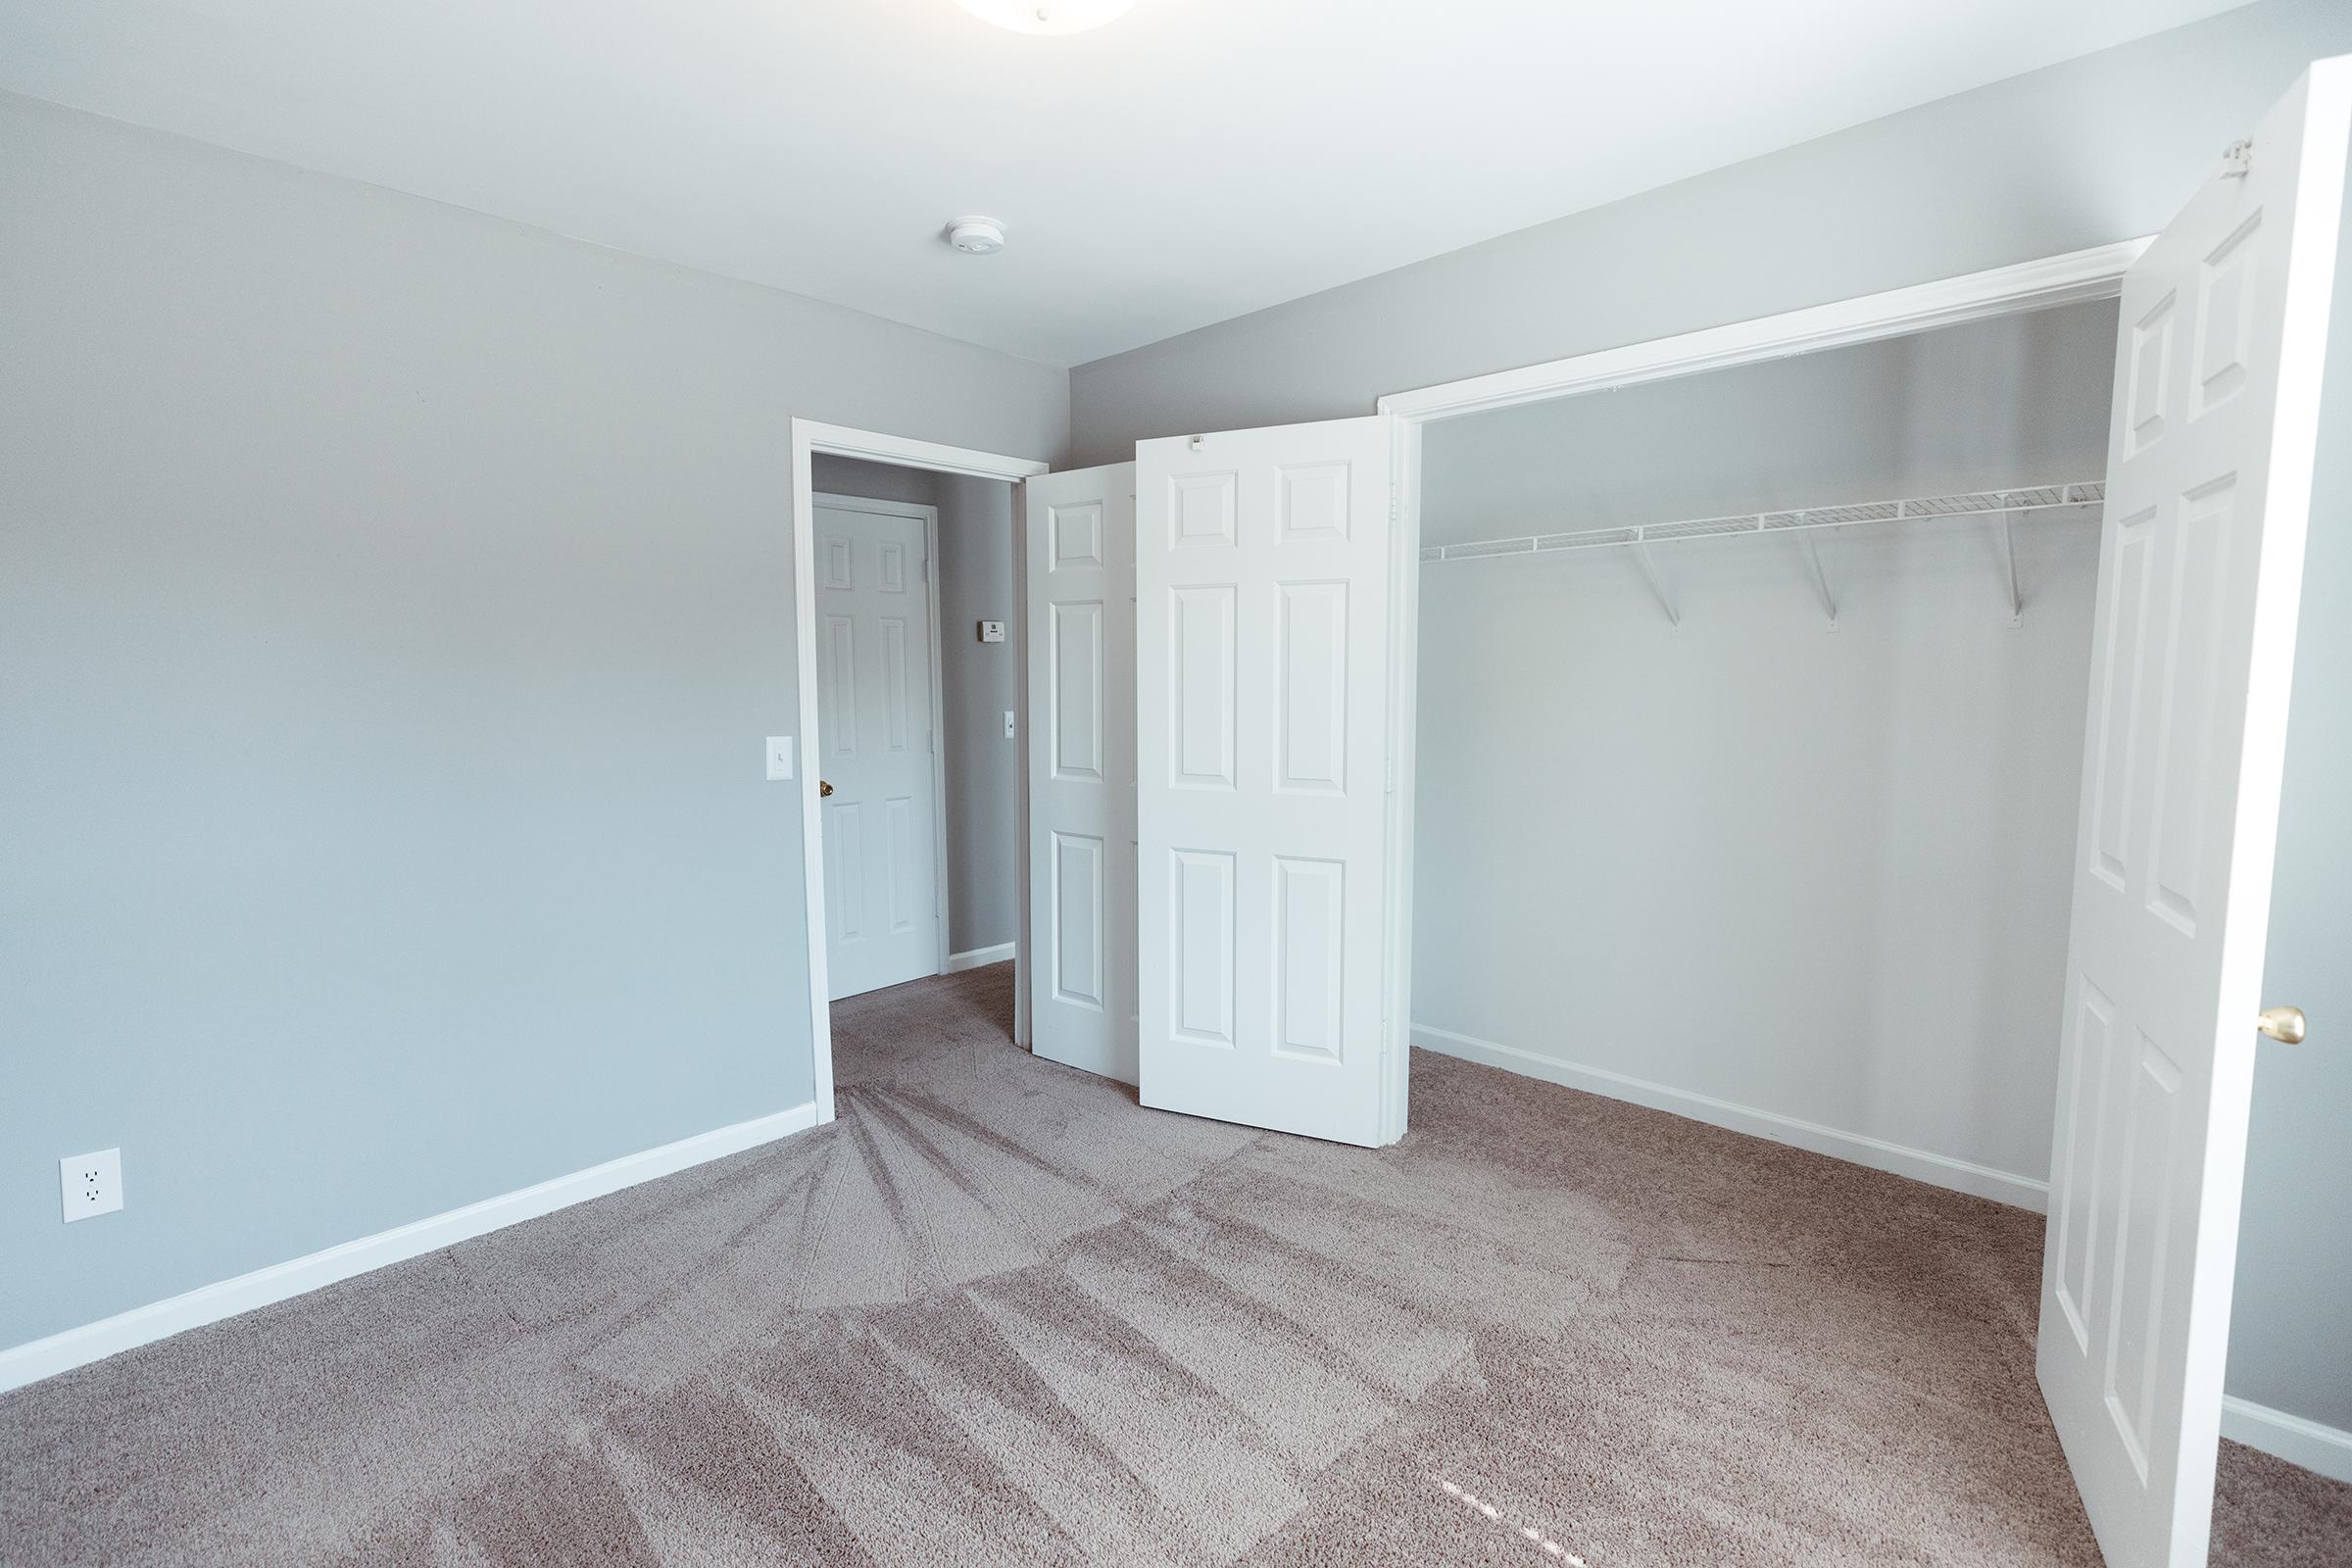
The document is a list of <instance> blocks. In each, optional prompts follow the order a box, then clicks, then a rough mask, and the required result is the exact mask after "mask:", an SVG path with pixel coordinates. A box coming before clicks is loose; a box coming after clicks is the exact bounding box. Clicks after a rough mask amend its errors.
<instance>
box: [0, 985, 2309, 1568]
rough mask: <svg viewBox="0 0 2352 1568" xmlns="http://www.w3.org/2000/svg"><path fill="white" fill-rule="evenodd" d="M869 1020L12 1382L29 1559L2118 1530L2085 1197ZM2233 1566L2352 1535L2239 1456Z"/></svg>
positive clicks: (993, 989) (1917, 1540) (2078, 1543)
mask: <svg viewBox="0 0 2352 1568" xmlns="http://www.w3.org/2000/svg"><path fill="white" fill-rule="evenodd" d="M1009 1014H1010V969H1009V967H1008V966H1000V967H998V968H995V969H987V970H977V971H973V972H971V973H969V974H963V975H957V976H954V977H951V978H947V979H943V980H933V981H923V982H920V983H918V984H915V985H911V986H906V987H902V988H900V989H898V990H895V991H890V992H883V993H879V994H876V995H874V996H872V997H867V998H860V999H858V1000H857V1001H855V1002H852V1003H847V1004H844V1005H841V1006H839V1007H837V1008H836V1009H835V1018H836V1041H837V1049H838V1057H839V1078H840V1106H841V1119H840V1120H839V1122H838V1123H836V1124H835V1125H833V1126H830V1127H825V1128H819V1129H817V1130H816V1131H814V1132H811V1133H807V1134H803V1135H801V1136H799V1137H796V1138H792V1139H789V1140H787V1141H785V1142H784V1143H781V1144H778V1145H774V1146H771V1147H769V1148H766V1149H762V1150H756V1151H753V1152H749V1153H746V1154H741V1155H737V1156H736V1157H734V1158H732V1159H728V1160H724V1161H721V1162H718V1163H715V1164H711V1165H707V1166H704V1167H701V1168H699V1169H696V1170H693V1171H688V1172H685V1173H683V1174H681V1175H678V1176H674V1177H670V1178H668V1179H667V1180H664V1181H662V1182H657V1183H652V1184H649V1185H647V1186H645V1187H641V1188H637V1189H634V1190H632V1191H630V1192H627V1193H622V1194H618V1195H615V1196H613V1197H612V1198H608V1199H604V1200H601V1201H597V1202H593V1203H587V1204H583V1205H581V1206H579V1207H576V1208H572V1209H568V1210H565V1211H564V1212H563V1213H561V1214H557V1215H553V1216H550V1217H548V1218H546V1219H541V1220H535V1221H532V1222H530V1223H528V1224H525V1225H521V1226H517V1227H515V1228H514V1229H512V1230H508V1231H504V1232H501V1233H498V1234H496V1235H492V1236H487V1237H483V1238H481V1239H480V1240H477V1241H472V1242H468V1243H466V1244H465V1245H463V1246H461V1247H457V1248H454V1249H452V1250H448V1251H445V1252H441V1253H437V1254H435V1255H433V1256H430V1257H426V1258H420V1259H417V1260H416V1261H413V1262H410V1263H406V1264H402V1265H400V1266H398V1267H395V1268H391V1269H386V1270H383V1271H381V1272H379V1273H376V1274H371V1275H368V1276H365V1277H363V1278H360V1279H356V1280H352V1281H349V1282H347V1283H345V1284H343V1285H340V1286H337V1287H335V1288H333V1289H331V1290H328V1291H323V1292H320V1293H319V1294H316V1295H313V1296H309V1297H305V1298H302V1299H298V1300H294V1301H289V1302H286V1303H284V1304H282V1305H280V1306H276V1307H272V1308H270V1309H267V1310H265V1311H260V1312H255V1313H251V1314H248V1315H247V1316H244V1317H241V1318H237V1319H234V1320H231V1321H229V1322H226V1323H221V1324H218V1325H215V1326H213V1327H210V1328H206V1329H202V1330H198V1331H196V1332H193V1333H190V1334H186V1335H183V1336H181V1337H179V1338H177V1339H174V1340H172V1341H168V1342H166V1343H164V1344H161V1345H156V1346H151V1347H149V1348H144V1349H141V1350H136V1351H132V1352H130V1353H129V1354H126V1355H123V1356H118V1357H116V1358H115V1359H113V1360H111V1361H108V1362H105V1363H103V1364H101V1365H98V1366H93V1367H87V1368H84V1369H82V1370H80V1371H77V1372H74V1373H71V1374H68V1375H66V1376H64V1377H60V1378H56V1379H53V1380H51V1381H50V1382H47V1383H44V1384H38V1385H35V1386H33V1387H32V1388H29V1389H25V1390H23V1391H20V1392H18V1393H16V1394H13V1395H10V1396H7V1397H0V1561H4V1562H6V1563H8V1564H10V1565H12V1568H31V1565H47V1564H65V1563H75V1564H79V1563H109V1564H129V1563H234V1564H257V1565H258V1564H277V1563H305V1564H307V1563H349V1564H393V1563H398V1564H437V1565H449V1568H457V1565H468V1568H479V1565H484V1564H515V1565H522V1564H532V1565H537V1564H551V1563H575V1562H576V1563H587V1562H597V1563H628V1564H643V1563H664V1564H695V1565H720V1564H724V1565H735V1564H741V1565H746V1568H748V1565H752V1564H771V1563H774V1564H785V1563H809V1562H823V1563H874V1564H884V1565H894V1568H895V1565H900V1564H908V1565H925V1564H949V1563H956V1564H962V1563H996V1562H1005V1563H1053V1564H1063V1563H1115V1564H1122V1565H1125V1564H1156V1563H1168V1564H1224V1563H1248V1564H1255V1565H1275V1564H1310V1563H1313V1564H1333V1565H1340V1564H1346V1565H1350V1568H1353V1565H1379V1564H1395V1565H1397V1568H1408V1565H1409V1568H1428V1565H1434V1564H1455V1563H1477V1564H1489V1563H1493V1564H1525V1565H1537V1564H1543V1563H1547V1562H1574V1561H1577V1560H1580V1559H1581V1560H1582V1561H1584V1562H1586V1563H1589V1564H1591V1565H1593V1568H1662V1565H1718V1564H1741V1563H1774V1564H1781V1563H1804V1564H1808V1565H1814V1564H1843V1563H1872V1564H1880V1563H1968V1564H1983V1563H2001V1564H2042V1563H2094V1562H2096V1561H2097V1555H2096V1551H2095V1549H2094V1547H2093V1546H2092V1544H2091V1540H2090V1535H2089V1531H2088V1528H2087V1526H2086V1525H2085V1524H2084V1522H2083V1519H2082V1511H2081V1508H2080V1507H2079V1505H2078V1504H2077V1503H2076V1501H2075V1498H2074V1495H2073V1492H2072V1489H2071V1487H2070V1485H2069V1483H2068V1481H2067V1477H2066V1469H2065V1466H2064V1464H2063V1463H2062V1462H2061V1460H2060V1458H2059V1455H2058V1450H2057V1445H2056V1441H2055V1439H2054V1438H2053V1437H2052V1435H2051V1432H2050V1428H2049V1425H2048V1423H2047V1421H2046V1419H2045V1418H2044V1416H2043V1415H2042V1412H2041V1404H2040V1399H2039V1397H2038V1396H2037V1395H2036V1394H2035V1393H2034V1381H2033V1333H2034V1300H2035V1277H2036V1271H2037V1269H2038V1266H2039V1261H2040V1255H2041V1245H2040V1238H2041V1222H2040V1220H2039V1219H2037V1218H2035V1217H2034V1216H2033V1215H2030V1214H2024V1213H2020V1212H2018V1211H2015V1210H2012V1209H2006V1208H2002V1207H2000V1206H1998V1205H1996V1204H1992V1203H1986V1202H1980V1201H1975V1200H1972V1199H1967V1198H1961V1197H1957V1196H1955V1195H1953V1194H1950V1193H1945V1192H1941V1191H1938V1190H1936V1189H1934V1188H1928V1187H1921V1186H1917V1185H1914V1184H1912V1183H1909V1182H1905V1181H1901V1180H1898V1179H1896V1178H1893V1177H1888V1176H1883V1175H1880V1174H1877V1173H1875V1172H1871V1171H1866V1170H1862V1169H1859V1168H1857V1167H1855V1166H1851V1165H1846V1164H1842V1163H1839V1162H1838V1161H1836V1160H1830V1159H1824V1158H1819V1157H1817V1156H1814V1155H1810V1154H1805V1153H1800V1152H1795V1151H1792V1150H1788V1149H1783V1148H1780V1147H1778V1146H1776V1145H1772V1144H1766V1143H1758V1142H1755V1141H1753V1140H1750V1139H1746V1138H1742V1137H1739V1136H1737V1135H1735V1134H1731V1133H1724V1132H1719V1131H1716V1130H1714V1129H1712V1128H1707V1127H1702V1126H1698V1125H1696V1124H1693V1123H1691V1122H1687V1121H1682V1120H1678V1119H1677V1118H1674V1117H1671V1116H1665V1115H1660V1114H1657V1113H1654V1112H1650V1111H1645V1110H1641V1109H1638V1108H1635V1107H1632V1106H1628V1105H1623V1104H1619V1103H1614V1102H1611V1101H1606V1100H1597V1099H1593V1098H1592V1097H1589V1096H1585V1095H1580V1094H1576V1093H1573V1092H1571V1091H1568V1090H1564V1089H1557V1088H1553V1087H1551V1086H1548V1085H1544V1084H1539V1083H1534V1082H1531V1081H1529V1080H1526V1079H1522V1078H1517V1077H1513V1076H1510V1075H1507V1074H1504V1073H1500V1072H1496V1071H1494V1070H1492V1069H1489V1068H1484V1067H1476V1066H1471V1065H1467V1064H1464V1063H1460V1062H1455V1061H1451V1060H1447V1059H1445V1058H1441V1057H1430V1056H1423V1055H1417V1056H1416V1057H1415V1058H1414V1063H1413V1073H1414V1076H1413V1102H1412V1119H1413V1132H1412V1135H1411V1136H1410V1137H1409V1138H1407V1139H1406V1140H1405V1141H1404V1142H1403V1143H1402V1144H1400V1145H1398V1146H1397V1148H1395V1149H1390V1150H1384V1151H1379V1152H1371V1151H1363V1150H1354V1149H1344V1148H1338V1147H1335V1146H1332V1145H1327V1144H1316V1143H1310V1142H1306V1141H1303V1140H1299V1139H1293V1138H1286V1137H1282V1136H1279V1135H1270V1134H1269V1135H1259V1134H1253V1133H1250V1132H1246V1131H1243V1130H1241V1129H1237V1128H1232V1127H1226V1126H1222V1125H1219V1124H1217V1123H1213V1122H1203V1121H1194V1120H1189V1119H1187V1118H1183V1117H1178V1116H1168V1115H1162V1114H1158V1113H1155V1112H1150V1111H1145V1110H1142V1109H1139V1108H1138V1107H1137V1106H1136V1104H1135V1103H1134V1100H1133V1098H1132V1096H1131V1095H1130V1094H1129V1093H1128V1092H1127V1091H1125V1090H1123V1089H1121V1088H1119V1087H1118V1086H1116V1085H1112V1084H1107V1083H1103V1082H1101V1081H1099V1080H1096V1079H1092V1078H1089V1077H1087V1076H1085V1075H1084V1074H1080V1073H1076V1072H1071V1071H1067V1070H1065V1069H1062V1068H1059V1067H1055V1066H1054V1065H1052V1064H1050V1063H1046V1062H1043V1061H1039V1060H1036V1059H1034V1058H1032V1057H1030V1056H1028V1055H1027V1054H1024V1053H1022V1052H1020V1051H1018V1050H1016V1049H1015V1048H1013V1047H1012V1046H1011V1045H1010V1044H1009V1042H1008V1041H1007V1039H1006V1023H1007V1022H1008V1019H1009ZM2222 1472H2223V1484H2222V1500H2221V1503H2220V1506H2219V1508H2218V1510H2217V1515H2216V1528H2217V1535H2216V1549H2215V1553H2214V1560H2215V1561H2216V1562H2217V1563H2228V1564H2231V1565H2233V1568H2248V1565H2270V1564H2278V1565H2284V1564H2313V1565H2317V1564H2321V1563H2334V1564H2338V1565H2340V1564H2343V1563H2345V1562H2347V1561H2352V1488H2347V1487H2343V1486H2339V1485H2336V1484H2334V1483H2330V1482H2326V1481H2322V1480H2320V1479H2319V1478H2317V1477H2314V1476H2311V1475H2309V1474H2308V1473H2306V1472H2303V1471H2299V1470H2295V1469H2293V1468H2292V1467H2290V1466H2286V1465H2283V1464H2280V1463H2278V1461H2275V1460H2272V1459H2269V1458H2267V1457H2265V1456H2263V1455H2260V1454H2256V1453H2253V1452H2251V1451H2249V1450H2246V1449H2242V1448H2237V1447H2235V1446H2226V1448H2225V1453H2224V1458H2223V1465H2222Z"/></svg>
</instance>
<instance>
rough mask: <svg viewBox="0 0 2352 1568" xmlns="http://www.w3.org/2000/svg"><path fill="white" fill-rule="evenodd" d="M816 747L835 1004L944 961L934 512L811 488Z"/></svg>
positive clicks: (933, 970)
mask: <svg viewBox="0 0 2352 1568" xmlns="http://www.w3.org/2000/svg"><path fill="white" fill-rule="evenodd" d="M812 520H813V523H814V532H815V575H816V581H815V597H816V672H817V723H816V739H817V755H816V756H814V757H811V758H809V760H808V765H809V767H810V768H812V769H813V770H814V771H815V772H816V773H817V774H818V776H819V777H820V778H821V779H822V780H823V782H824V783H825V784H829V785H831V786H832V793H831V794H830V795H828V796H826V797H825V798H824V799H823V801H822V803H821V806H820V809H821V812H822V816H823V821H824V846H825V938H826V941H825V949H826V976H827V983H828V990H829V992H830V995H831V996H832V997H833V998H834V999H835V1000H838V999H840V998H842V997H854V996H857V995H858V994H859V993H861V992H866V991H873V990H876V989H878V988H880V987H883V986H892V985H898V984H901V983H902V982H904V981H907V980H913V979H917V978H919V977H921V976H923V975H928V974H936V973H938V972H939V970H940V968H941V962H942V954H941V947H940V938H941V916H940V908H939V859H938V855H939V850H938V793H937V774H936V767H937V761H938V759H937V756H936V753H935V751H934V747H935V745H936V739H935V737H936V733H937V727H936V724H935V722H934V717H933V713H934V703H935V697H934V685H935V683H934V680H933V674H934V667H935V666H934V659H935V648H934V644H933V632H932V627H933V615H932V609H931V582H930V576H931V571H930V559H931V549H930V538H929V535H930V531H931V523H930V519H929V518H928V517H927V516H926V515H925V509H922V508H915V507H888V506H884V505H879V504H874V503H860V502H858V501H855V500H851V499H848V498H841V497H831V496H825V497H818V498H817V499H816V502H815V505H814V507H813V509H812Z"/></svg>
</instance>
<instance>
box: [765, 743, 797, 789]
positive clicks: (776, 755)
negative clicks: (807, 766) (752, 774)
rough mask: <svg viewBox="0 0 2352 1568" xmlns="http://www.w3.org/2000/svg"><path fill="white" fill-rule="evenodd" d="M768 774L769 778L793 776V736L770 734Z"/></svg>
mask: <svg viewBox="0 0 2352 1568" xmlns="http://www.w3.org/2000/svg"><path fill="white" fill-rule="evenodd" d="M767 776H768V778H769V779H771V780H773V779H779V778H790V777H792V737H791V736H789V735H770V736H769V737H768V738H767Z"/></svg>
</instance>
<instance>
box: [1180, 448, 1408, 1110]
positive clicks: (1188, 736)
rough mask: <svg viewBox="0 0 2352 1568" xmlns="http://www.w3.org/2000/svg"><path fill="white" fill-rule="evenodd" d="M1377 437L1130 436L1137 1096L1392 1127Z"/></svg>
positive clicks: (1383, 524) (1386, 672) (1389, 577)
mask: <svg viewBox="0 0 2352 1568" xmlns="http://www.w3.org/2000/svg"><path fill="white" fill-rule="evenodd" d="M1393 439H1394V437H1393V430H1392V421H1391V419H1390V418H1389V417H1387V416H1385V415H1381V416H1373V417H1368V418H1359V419H1339V420H1332V421H1328V422H1325V423H1319V424H1299V425H1287V426H1280V427H1276V428H1272V429H1264V430H1242V431H1232V432H1226V433H1223V434H1217V435H1206V436H1190V437H1175V438H1170V439H1165V440H1155V441H1146V442H1142V443H1140V444H1139V445H1138V446H1137V448H1136V459H1137V483H1136V519H1137V520H1136V598H1137V605H1136V662H1137V692H1138V703H1139V707H1140V710H1141V718H1140V722H1139V725H1138V733H1137V746H1136V752H1137V795H1138V800H1139V810H1138V825H1139V835H1140V846H1139V856H1138V884H1139V893H1140V897H1139V902H1138V921H1139V927H1140V941H1139V954H1138V992H1139V1038H1138V1056H1139V1068H1140V1075H1141V1081H1140V1084H1139V1089H1140V1092H1141V1096H1142V1099H1143V1103H1145V1104H1147V1105H1152V1106H1155V1107H1159V1108H1163V1109H1168V1110H1178V1111H1184V1112H1187V1113H1190V1114H1193V1115H1199V1116H1213V1117H1217V1118H1219V1119H1221V1120H1225V1121H1235V1122H1243V1123H1247V1124H1250V1125H1252V1126H1259V1127H1270V1128H1275V1129H1279V1130H1281V1131H1285V1132H1294V1133H1302V1134H1306V1135H1309V1136H1312V1137H1317V1138H1328V1139H1334V1140H1337V1141H1340V1142H1345V1143H1354V1144H1363V1145H1378V1144H1382V1143H1386V1142H1391V1141H1394V1139H1395V1138H1396V1137H1397V1136H1398V1135H1400V1134H1401V1132H1402V1131H1403V1128H1402V1124H1401V1123H1402V1117H1401V1104H1402V1097H1401V1096H1400V1095H1396V1096H1389V1095H1387V1089H1388V1081H1387V1075H1388V1074H1389V1073H1390V1071H1391V1069H1392V1068H1393V1067H1394V1066H1395V1065H1396V1063H1397V1060H1400V1057H1398V1056H1397V1053H1399V1052H1400V1051H1401V1047H1400V1046H1398V1045H1397V1043H1396V1042H1395V1040H1394V1039H1392V1038H1391V1036H1392V1028H1391V1022H1390V1020H1388V1019H1385V1018H1384V1016H1383V1010H1384V1008H1383V985H1384V978H1385V977H1384V973H1383V953H1384V930H1383V920H1384V915H1385V914H1386V913H1387V907H1386V905H1385V903H1384V900H1385V899H1386V898H1387V896H1388V894H1389V891H1390V884H1391V869H1392V868H1391V866H1390V863H1389V858H1388V856H1387V854H1386V853H1385V848H1386V845H1385V840H1386V836H1387V832H1386V830H1387V827H1388V820H1389V819H1388V810H1389V805H1390V800H1389V794H1388V791H1389V789H1390V788H1391V785H1392V782H1393V780H1392V778H1391V776H1390V774H1391V771H1392V758H1391V756H1390V754H1389V746H1390V727H1391V726H1390V721H1391V703H1392V697H1393V695H1394V693H1393V691H1392V682H1393V681H1394V680H1395V679H1397V675H1396V674H1395V673H1394V672H1393V671H1392V669H1391V662H1390V655H1391V651H1392V650H1391V647H1390V630H1391V622H1392V618H1393V615H1394V613H1395V612H1394V607H1393V604H1392V589H1393V587H1394V583H1393V574H1394V572H1395V571H1396V569H1397V564H1396V562H1395V561H1394V560H1393V557H1392V552H1391V550H1390V541H1391V527H1392V516H1393V507H1394V496H1395V491H1394V488H1393V484H1392V475H1391V471H1390V465H1391V458H1392V443H1393ZM1403 678H1406V679H1409V678H1410V674H1409V671H1408V672H1406V673H1405V675H1404V677H1403ZM1384 1099H1386V1100H1387V1101H1388V1102H1389V1104H1388V1108H1386V1109H1384Z"/></svg>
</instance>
